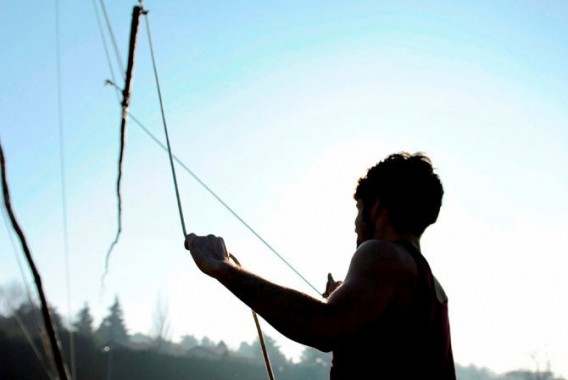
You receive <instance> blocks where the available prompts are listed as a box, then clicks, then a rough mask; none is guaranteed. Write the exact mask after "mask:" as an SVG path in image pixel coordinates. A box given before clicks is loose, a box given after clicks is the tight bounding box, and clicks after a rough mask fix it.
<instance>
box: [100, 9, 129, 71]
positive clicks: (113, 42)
mask: <svg viewBox="0 0 568 380" xmlns="http://www.w3.org/2000/svg"><path fill="white" fill-rule="evenodd" d="M99 3H100V4H101V8H102V10H103V15H104V17H105V21H106V25H107V29H108V33H109V35H110V40H111V42H112V46H113V48H114V55H115V58H116V61H117V62H118V67H119V68H120V72H121V73H122V79H123V80H124V78H125V75H126V74H125V73H126V72H125V70H124V65H123V63H122V58H121V57H120V51H119V50H118V45H117V44H116V38H114V33H113V31H112V26H111V24H110V20H109V18H108V13H107V11H106V7H105V2H104V0H100V1H99Z"/></svg>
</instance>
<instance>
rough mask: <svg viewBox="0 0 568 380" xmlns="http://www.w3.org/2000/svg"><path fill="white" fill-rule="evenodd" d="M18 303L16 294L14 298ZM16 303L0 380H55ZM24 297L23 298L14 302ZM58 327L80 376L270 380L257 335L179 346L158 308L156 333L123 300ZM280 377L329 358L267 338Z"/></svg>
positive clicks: (2, 325)
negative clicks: (127, 315) (138, 323)
mask: <svg viewBox="0 0 568 380" xmlns="http://www.w3.org/2000/svg"><path fill="white" fill-rule="evenodd" d="M13 298H14V297H13ZM13 298H10V297H7V295H6V294H5V292H0V300H2V301H3V307H2V309H0V358H1V360H0V379H22V380H25V379H50V378H54V377H53V374H55V371H54V369H53V366H52V364H51V358H50V356H49V352H50V351H49V349H48V348H47V346H46V337H45V332H44V331H43V328H42V323H41V320H40V319H39V318H40V316H39V315H38V313H37V305H35V303H34V302H33V301H31V300H28V301H25V302H20V303H19V304H17V305H14V304H13V303H14V300H13ZM15 298H18V297H15ZM51 314H52V317H53V321H54V324H55V327H56V329H57V331H58V333H59V337H60V340H61V346H62V349H63V352H64V355H65V357H66V358H67V362H68V363H69V364H70V361H69V358H70V356H71V352H70V351H71V349H70V338H71V333H72V334H73V347H74V350H73V351H74V355H73V356H74V358H75V360H74V363H75V366H74V368H73V371H72V372H73V374H74V378H75V379H81V380H83V379H84V380H91V379H92V380H95V379H96V380H100V379H107V380H108V379H140V380H146V379H148V380H150V379H164V380H169V379H181V380H184V379H199V380H209V379H211V380H224V379H227V380H228V379H243V380H244V379H246V380H256V379H258V380H265V379H266V378H267V376H266V370H265V368H264V362H263V360H262V354H261V348H260V343H259V341H258V338H257V339H256V340H255V341H253V343H247V342H242V343H241V344H240V346H239V348H238V349H237V350H231V349H229V347H228V346H227V345H226V344H225V342H223V341H220V342H214V341H213V340H211V339H209V338H207V337H203V338H202V339H197V338H196V337H194V336H193V335H184V336H182V337H181V339H180V341H179V342H177V343H176V342H172V341H171V340H170V339H169V337H168V325H167V312H165V311H164V310H163V309H160V308H158V311H157V313H156V315H155V316H154V319H155V326H154V334H153V335H152V336H148V335H144V334H140V333H137V334H132V335H130V334H129V333H128V329H127V326H126V322H125V319H124V313H123V310H122V307H121V305H120V302H119V299H118V297H117V298H115V300H114V302H113V304H112V305H111V306H110V307H109V309H108V314H107V315H106V316H105V317H104V318H103V320H102V321H101V323H100V324H99V326H98V327H96V328H95V326H94V319H93V317H92V315H91V311H90V308H89V306H88V304H85V305H84V306H83V307H82V308H81V309H80V311H79V312H78V313H77V315H76V317H75V319H74V321H71V322H70V323H64V321H63V318H62V317H61V316H60V315H59V313H58V312H57V310H55V309H54V308H51ZM265 340H266V345H267V348H268V352H269V356H270V359H271V363H272V366H273V371H274V374H275V377H276V378H277V379H278V380H325V379H328V378H329V368H330V365H331V355H330V354H327V353H323V352H320V351H318V350H316V349H313V348H310V347H306V348H305V349H304V351H303V352H302V355H301V358H300V360H299V362H294V361H292V360H290V359H288V358H287V357H286V356H285V355H284V354H283V353H282V351H281V350H280V348H279V347H278V344H277V343H276V341H275V340H274V339H273V338H271V337H270V336H265ZM457 378H458V379H459V380H473V379H477V380H564V379H562V378H560V377H557V376H556V375H555V374H554V373H553V372H552V371H551V370H550V369H549V368H547V369H546V370H537V371H529V370H517V371H511V372H508V373H506V374H501V375H497V374H494V373H493V372H491V371H489V370H487V369H484V368H478V367H475V366H468V367H463V366H460V365H457Z"/></svg>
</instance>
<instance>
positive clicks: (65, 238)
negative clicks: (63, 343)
mask: <svg viewBox="0 0 568 380" xmlns="http://www.w3.org/2000/svg"><path fill="white" fill-rule="evenodd" d="M55 42H56V43H55V56H56V61H57V64H56V66H57V119H58V124H59V164H60V170H61V214H62V220H63V246H64V255H65V285H66V290H67V318H68V319H69V320H71V270H70V254H69V234H68V225H69V223H68V218H67V186H66V182H65V141H64V129H63V91H62V75H61V33H60V14H59V0H55ZM69 356H70V362H71V377H72V378H76V368H75V337H74V334H73V330H72V329H70V330H69Z"/></svg>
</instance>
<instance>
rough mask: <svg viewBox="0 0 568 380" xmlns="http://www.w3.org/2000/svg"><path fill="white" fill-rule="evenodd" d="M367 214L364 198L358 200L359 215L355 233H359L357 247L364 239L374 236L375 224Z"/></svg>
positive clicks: (356, 220)
mask: <svg viewBox="0 0 568 380" xmlns="http://www.w3.org/2000/svg"><path fill="white" fill-rule="evenodd" d="M368 219H369V218H368V217H367V216H366V215H365V211H364V205H363V201H362V200H360V199H359V200H358V201H357V217H356V218H355V233H356V234H357V247H359V246H360V245H361V244H362V243H363V242H364V241H367V240H369V239H372V238H373V230H374V228H373V225H372V223H370V221H369V220H368Z"/></svg>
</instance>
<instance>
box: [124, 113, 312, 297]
mask: <svg viewBox="0 0 568 380" xmlns="http://www.w3.org/2000/svg"><path fill="white" fill-rule="evenodd" d="M129 116H130V118H131V119H132V121H134V124H136V125H138V127H140V128H141V129H142V130H143V131H144V132H145V133H146V134H147V135H148V137H150V138H151V139H152V140H153V141H154V142H155V143H156V144H157V145H159V146H160V147H161V148H162V149H163V150H165V151H167V150H168V147H167V146H166V145H164V144H163V143H162V142H161V141H160V140H159V139H158V138H157V137H156V136H155V135H154V134H152V132H150V130H148V128H146V127H145V126H144V124H142V123H141V122H140V121H139V120H138V119H137V118H136V117H135V116H134V115H133V114H132V113H130V112H129ZM172 157H173V159H174V161H175V162H177V163H178V164H179V165H180V166H181V167H182V168H183V169H184V170H185V172H186V173H188V174H189V175H190V176H192V177H193V179H194V180H195V181H197V183H199V184H200V185H201V186H202V187H203V188H204V189H205V190H206V191H207V192H208V193H209V194H210V195H212V196H213V198H215V199H216V200H217V201H218V202H219V203H220V204H221V205H222V206H223V207H224V208H225V209H226V210H227V211H229V213H231V215H233V216H234V217H235V218H236V219H237V220H238V221H239V222H240V223H241V224H242V225H243V226H244V227H245V228H246V229H248V230H249V231H250V232H251V233H252V234H253V235H254V236H255V237H256V238H257V239H258V240H260V241H261V242H262V244H264V245H265V246H266V247H267V248H268V249H269V250H270V251H271V252H272V253H273V254H275V255H276V256H277V257H278V258H279V259H280V260H281V261H282V262H283V263H284V264H286V266H288V268H290V269H291V270H292V271H293V272H294V273H295V274H296V275H298V276H299V277H300V278H301V279H302V280H303V281H304V282H305V283H306V284H307V285H308V286H309V287H310V288H312V289H313V290H314V291H315V292H316V293H317V294H318V295H320V292H319V290H318V289H317V288H316V287H315V286H313V285H312V284H311V283H310V282H309V281H308V280H307V279H306V278H305V277H304V276H302V274H301V273H300V272H298V271H297V270H296V268H294V267H293V266H292V264H290V263H289V262H288V261H287V260H286V259H285V258H284V257H283V256H282V255H281V254H280V253H279V252H278V251H277V250H276V249H275V248H274V247H273V246H272V245H270V244H269V243H268V242H267V241H266V240H265V239H264V238H263V237H262V236H260V234H259V233H258V232H256V230H255V229H254V228H252V227H251V226H250V225H249V224H248V223H247V222H246V221H245V220H244V219H243V218H242V217H241V216H239V214H237V212H236V211H235V210H233V209H232V208H231V207H230V206H229V205H228V204H227V203H226V202H225V201H224V200H223V199H222V198H221V197H220V196H219V195H217V193H215V191H213V189H211V188H210V187H209V186H208V185H207V184H206V183H205V182H203V180H202V179H201V178H199V176H198V175H197V174H195V173H194V172H193V171H192V170H191V169H190V168H189V167H188V166H187V165H186V164H185V163H184V162H183V161H181V160H180V159H179V158H178V157H177V156H176V155H175V154H174V155H172Z"/></svg>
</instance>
